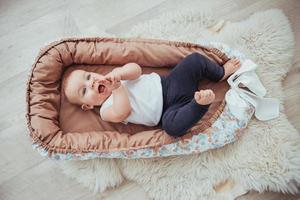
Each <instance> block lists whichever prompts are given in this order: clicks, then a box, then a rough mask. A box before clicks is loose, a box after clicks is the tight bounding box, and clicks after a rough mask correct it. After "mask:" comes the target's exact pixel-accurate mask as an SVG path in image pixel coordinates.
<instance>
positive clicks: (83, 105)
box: [81, 104, 94, 111]
mask: <svg viewBox="0 0 300 200" xmlns="http://www.w3.org/2000/svg"><path fill="white" fill-rule="evenodd" d="M93 108H94V106H91V105H87V104H82V105H81V109H82V110H84V111H86V110H90V109H93Z"/></svg>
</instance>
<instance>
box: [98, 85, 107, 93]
mask: <svg viewBox="0 0 300 200" xmlns="http://www.w3.org/2000/svg"><path fill="white" fill-rule="evenodd" d="M104 90H105V86H104V85H101V84H100V85H99V86H98V92H99V93H102V92H104Z"/></svg>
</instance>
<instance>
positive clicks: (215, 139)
mask: <svg viewBox="0 0 300 200" xmlns="http://www.w3.org/2000/svg"><path fill="white" fill-rule="evenodd" d="M193 52H198V53H201V54H203V55H205V56H207V57H208V58H209V59H211V60H213V61H215V62H218V63H219V64H220V65H223V64H224V63H225V62H226V61H228V59H229V57H230V56H232V55H230V54H232V51H231V49H228V48H227V49H226V48H223V49H221V48H219V47H218V48H215V47H214V46H213V45H210V46H209V45H205V46H204V45H199V44H192V43H187V42H177V41H167V40H158V39H148V38H69V39H62V40H60V41H56V42H53V43H51V44H49V45H48V46H46V47H44V48H43V49H42V50H41V51H40V53H39V55H38V56H37V58H36V60H35V62H34V64H33V66H32V70H31V72H30V74H29V79H28V83H27V93H26V101H27V113H26V119H27V124H28V128H29V135H30V137H31V139H32V141H33V145H32V146H33V148H34V149H36V150H37V151H38V152H40V154H41V155H43V156H48V157H49V158H51V159H56V160H78V159H80V160H86V159H92V158H97V157H102V158H126V159H137V158H153V157H166V156H174V155H184V154H192V153H199V152H203V151H206V150H209V149H214V148H218V147H222V146H224V145H226V144H228V143H231V142H233V141H235V140H236V139H238V138H239V137H240V135H241V131H242V129H244V128H245V127H246V125H247V123H248V121H249V120H250V118H251V117H252V115H253V111H254V110H253V108H252V107H251V106H249V107H246V108H244V111H243V112H242V113H244V116H243V117H242V118H239V119H237V118H236V117H234V115H232V114H231V113H230V111H229V109H228V108H227V106H226V104H225V99H224V97H225V94H226V92H227V91H228V90H229V85H228V83H227V82H226V81H222V82H218V83H214V82H210V81H208V80H203V81H201V82H200V83H199V89H207V88H211V89H212V90H213V91H214V92H215V94H216V98H215V101H214V102H213V103H212V104H211V106H210V107H209V110H208V112H207V113H206V114H205V115H204V116H203V118H202V119H201V120H200V121H199V122H197V123H196V124H195V125H194V126H193V127H192V128H191V129H189V130H188V132H187V134H186V135H184V136H183V137H179V138H174V137H171V136H169V135H168V134H167V133H166V132H165V131H164V130H162V129H161V128H160V127H159V126H154V127H147V126H144V125H137V124H131V123H128V124H127V125H125V124H123V123H110V122H105V121H102V120H101V118H100V115H99V109H100V107H97V106H96V107H95V109H93V110H90V111H83V110H81V108H80V107H79V106H76V105H72V104H70V103H69V102H68V101H67V100H66V99H65V97H64V94H63V92H61V82H62V77H63V74H64V73H65V72H66V71H67V70H74V69H84V70H86V71H92V72H97V73H101V74H106V73H108V72H110V71H111V70H112V69H113V68H114V67H120V66H123V65H124V64H126V63H129V62H135V63H137V64H139V65H140V66H141V67H142V71H143V74H148V73H151V72H156V73H158V74H161V75H167V74H168V73H169V72H170V71H171V69H172V68H173V67H175V66H176V64H177V63H179V62H180V61H181V60H182V59H183V58H184V57H185V56H187V55H189V54H191V53H193ZM235 56H236V57H238V56H239V55H235ZM145 91H146V89H145Z"/></svg>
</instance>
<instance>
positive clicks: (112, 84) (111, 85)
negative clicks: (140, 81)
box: [106, 81, 121, 91]
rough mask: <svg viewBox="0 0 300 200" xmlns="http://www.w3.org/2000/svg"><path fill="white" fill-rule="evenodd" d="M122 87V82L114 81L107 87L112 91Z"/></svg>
mask: <svg viewBox="0 0 300 200" xmlns="http://www.w3.org/2000/svg"><path fill="white" fill-rule="evenodd" d="M120 86H121V81H114V82H111V83H109V84H108V85H106V87H107V88H108V89H109V90H111V91H113V90H115V89H118V88H119V87H120Z"/></svg>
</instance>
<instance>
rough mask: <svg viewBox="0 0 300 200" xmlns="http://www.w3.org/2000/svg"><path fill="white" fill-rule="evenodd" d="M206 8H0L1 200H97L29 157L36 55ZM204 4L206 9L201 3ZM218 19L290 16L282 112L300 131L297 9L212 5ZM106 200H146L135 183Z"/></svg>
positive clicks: (166, 4)
mask: <svg viewBox="0 0 300 200" xmlns="http://www.w3.org/2000/svg"><path fill="white" fill-rule="evenodd" d="M203 4H204V0H203V1H196V0H195V1H182V0H176V1H172V0H152V1H147V0H123V1H116V0H102V1H100V0H99V1H97V0H90V1H79V0H76V1H75V0H74V1H71V0H52V1H44V0H30V1H29V0H27V1H26V0H18V1H17V0H0V59H1V62H2V65H0V94H1V98H0V105H1V107H0V199H1V200H2V199H3V200H16V199H26V200H27V199H30V200H48V199H55V200H60V199H61V200H77V199H78V200H79V199H84V200H89V199H102V198H101V196H100V195H93V194H92V193H91V192H90V191H89V190H88V189H86V188H84V187H83V186H81V185H80V184H78V183H76V182H75V181H74V180H71V179H69V178H67V177H66V176H65V175H63V174H62V172H61V171H60V170H59V169H58V168H57V167H56V165H55V164H54V163H53V162H51V161H49V160H47V159H45V158H43V157H41V156H40V155H39V154H38V153H37V152H35V151H33V150H32V149H31V144H30V140H29V137H28V136H27V132H28V130H27V127H26V123H25V108H26V107H25V84H26V81H27V74H28V73H29V70H30V68H31V65H32V63H33V61H34V58H35V56H36V55H37V53H38V51H39V48H40V47H42V46H44V44H45V43H47V42H51V41H54V40H56V39H59V38H61V37H67V36H74V35H75V36H79V35H86V36H95V35H98V36H101V35H99V34H97V33H99V32H105V31H106V32H108V33H117V34H121V33H122V32H126V31H127V30H128V29H130V28H131V27H132V26H133V25H135V24H137V23H140V22H144V21H146V20H149V19H152V18H153V17H155V16H157V15H159V14H162V13H165V12H167V11H172V10H180V9H181V8H189V7H199V8H200V7H201V6H203ZM206 4H207V3H206ZM209 4H211V6H212V7H213V10H215V11H216V15H217V16H219V17H220V18H223V19H226V20H231V21H236V20H241V19H244V18H246V17H248V16H249V15H250V14H251V13H253V12H257V11H261V10H266V9H269V8H280V9H282V10H283V11H284V13H285V14H286V15H287V16H288V18H289V20H290V22H291V25H292V28H293V31H294V33H295V38H296V52H295V58H294V67H293V69H292V70H291V71H290V72H289V74H288V76H287V77H286V79H285V80H284V91H285V92H286V100H285V105H286V112H287V115H288V117H289V119H290V121H291V122H292V123H293V125H294V126H295V127H296V128H297V129H298V130H300V106H299V102H300V90H299V87H300V45H299V44H300V1H298V0H264V1H259V0H218V1H217V0H215V1H210V3H209ZM297 198H300V196H299V195H298V196H292V195H283V194H279V193H265V194H258V193H256V192H250V193H249V194H247V195H245V196H243V197H240V198H239V199H240V200H246V199H247V200H249V199H255V200H256V199H260V200H262V199H264V200H265V199H268V200H275V199H276V200H277V199H283V200H288V199H289V200H292V199H293V200H294V199H297ZM104 199H130V200H132V199H139V200H141V199H148V198H147V195H146V194H145V193H144V191H143V190H142V189H141V188H140V187H139V186H137V185H135V184H134V183H124V184H123V185H122V186H121V187H120V188H117V189H114V190H110V191H109V193H108V195H107V196H106V198H104Z"/></svg>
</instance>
